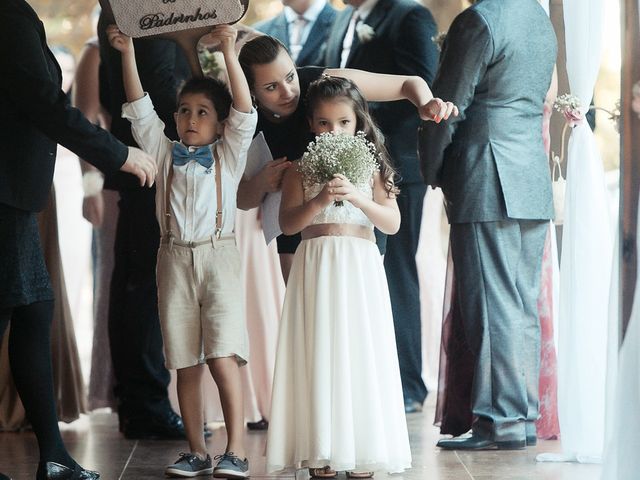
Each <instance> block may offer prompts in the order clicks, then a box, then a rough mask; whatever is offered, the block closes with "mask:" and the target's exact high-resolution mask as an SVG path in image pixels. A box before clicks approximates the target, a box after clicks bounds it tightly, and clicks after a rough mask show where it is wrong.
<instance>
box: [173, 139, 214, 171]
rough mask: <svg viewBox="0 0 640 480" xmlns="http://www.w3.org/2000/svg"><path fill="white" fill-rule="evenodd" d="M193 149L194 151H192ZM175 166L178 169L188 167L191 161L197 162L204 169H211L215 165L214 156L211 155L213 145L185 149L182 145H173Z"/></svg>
mask: <svg viewBox="0 0 640 480" xmlns="http://www.w3.org/2000/svg"><path fill="white" fill-rule="evenodd" d="M192 149H193V151H191V150H192ZM172 157H173V164H174V165H175V166H177V167H181V166H182V165H186V164H187V163H189V162H190V161H191V160H195V161H196V162H198V163H199V164H200V165H202V166H203V167H204V168H211V165H213V155H212V154H211V145H205V146H203V147H185V146H184V145H183V144H182V143H174V144H173V151H172Z"/></svg>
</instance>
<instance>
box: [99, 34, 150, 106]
mask: <svg viewBox="0 0 640 480" xmlns="http://www.w3.org/2000/svg"><path fill="white" fill-rule="evenodd" d="M107 37H108V38H109V43H110V44H111V46H112V47H113V48H115V49H116V50H118V51H119V52H120V54H121V56H122V81H123V83H124V92H125V95H126V96H127V102H134V101H136V100H138V99H140V98H142V97H144V90H143V89H142V83H141V82H140V75H138V66H137V65H136V53H135V49H134V47H133V40H132V39H131V37H130V36H128V35H125V34H124V33H122V32H121V31H120V29H119V28H118V26H117V25H109V26H108V27H107Z"/></svg>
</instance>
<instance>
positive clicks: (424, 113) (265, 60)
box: [238, 35, 453, 282]
mask: <svg viewBox="0 0 640 480" xmlns="http://www.w3.org/2000/svg"><path fill="white" fill-rule="evenodd" d="M239 60H240V65H241V66H242V69H243V71H244V74H245V76H246V77H247V81H248V82H249V88H250V89H251V93H252V95H253V96H254V99H255V103H256V105H257V109H258V126H257V128H256V132H260V131H261V132H262V133H263V134H264V137H265V140H266V142H267V144H268V145H269V148H270V149H271V154H272V156H273V158H274V159H276V160H274V161H273V162H272V163H271V164H269V165H267V166H266V167H264V168H263V169H262V171H260V172H259V173H258V174H256V175H255V176H254V177H252V178H251V179H244V180H243V181H242V182H241V183H240V188H239V189H238V207H239V208H241V209H243V210H248V209H251V208H255V207H257V206H258V205H259V204H260V202H262V200H263V198H264V196H265V195H266V194H267V193H268V192H275V191H278V190H280V184H281V182H282V176H283V174H284V172H285V171H286V169H287V168H288V167H289V166H290V165H291V161H293V160H298V159H299V158H300V157H302V154H303V153H304V151H305V149H306V147H307V145H308V144H309V141H310V140H312V139H313V136H312V135H311V133H310V132H309V124H308V121H307V116H306V106H305V103H304V101H303V100H304V98H305V96H306V92H307V88H308V87H309V84H310V83H311V82H313V81H314V80H317V79H318V78H320V76H321V75H322V74H325V75H330V76H336V77H344V78H348V79H350V80H352V81H353V82H354V83H355V84H356V85H357V86H358V88H359V89H360V90H361V91H362V93H363V94H364V95H365V97H366V98H367V100H369V101H378V102H385V101H392V100H401V99H406V100H409V101H410V102H411V103H412V104H413V105H414V106H415V107H416V108H417V110H418V113H419V115H420V117H422V118H423V119H425V120H427V119H431V118H433V117H434V116H435V115H436V114H437V115H439V116H440V118H445V116H446V117H448V115H449V114H450V113H451V111H452V109H453V105H452V104H450V103H448V102H443V101H442V100H440V99H435V98H433V96H432V95H431V91H430V90H429V87H428V86H427V83H426V82H425V81H424V80H422V79H421V78H419V77H409V76H404V75H380V74H376V73H368V72H364V71H362V70H353V69H349V70H345V69H325V67H298V68H297V67H296V66H295V64H294V62H293V60H292V59H291V57H290V56H289V53H288V52H287V49H286V48H285V46H284V45H283V44H282V43H281V42H280V41H279V40H277V39H275V38H273V37H270V36H268V35H262V36H259V37H256V38H254V39H252V40H249V41H248V42H247V43H246V44H245V45H244V46H243V47H242V50H240V55H239ZM299 243H300V235H293V236H286V235H281V236H279V237H278V253H279V254H280V259H281V265H282V270H283V276H284V278H285V282H286V280H287V278H288V274H289V269H290V267H291V262H292V260H293V254H294V253H295V251H296V248H297V247H298V244H299ZM378 247H379V248H380V247H381V246H380V245H379V246H378ZM283 257H284V258H283Z"/></svg>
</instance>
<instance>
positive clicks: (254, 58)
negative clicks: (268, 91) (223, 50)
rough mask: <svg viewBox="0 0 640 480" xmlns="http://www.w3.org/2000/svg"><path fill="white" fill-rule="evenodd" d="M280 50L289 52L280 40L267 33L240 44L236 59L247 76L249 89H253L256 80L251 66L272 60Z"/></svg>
mask: <svg viewBox="0 0 640 480" xmlns="http://www.w3.org/2000/svg"><path fill="white" fill-rule="evenodd" d="M280 52H287V54H288V53H289V51H288V50H287V47H285V46H284V44H283V43H282V42H281V41H280V40H278V39H277V38H273V37H271V36H269V35H260V36H259V37H256V38H252V39H251V40H249V41H248V42H247V43H245V44H244V45H243V46H242V49H241V50H240V54H239V55H238V61H239V62H240V66H241V67H242V71H243V72H244V76H245V77H246V78H247V83H248V84H249V88H250V89H253V87H254V84H255V81H256V79H255V76H254V75H253V68H252V67H253V66H254V65H265V64H267V63H271V62H273V61H274V60H275V59H276V57H277V56H278V55H279V54H280Z"/></svg>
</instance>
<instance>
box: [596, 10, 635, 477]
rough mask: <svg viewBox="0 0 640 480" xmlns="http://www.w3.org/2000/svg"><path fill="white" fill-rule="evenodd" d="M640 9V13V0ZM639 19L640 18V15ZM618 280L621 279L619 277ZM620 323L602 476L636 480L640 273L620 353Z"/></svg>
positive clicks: (612, 357) (612, 352)
mask: <svg viewBox="0 0 640 480" xmlns="http://www.w3.org/2000/svg"><path fill="white" fill-rule="evenodd" d="M638 12H639V13H640V1H638ZM638 20H639V21H640V17H639V18H638ZM621 180H622V179H621ZM620 183H621V184H622V181H620ZM636 251H640V216H639V218H638V224H637V231H636ZM618 260H619V259H618V258H617V257H616V262H615V264H614V272H617V269H616V267H618V266H619V261H618ZM638 271H639V272H640V256H639V257H638ZM615 279H616V281H617V280H618V278H617V277H616V278H615ZM612 283H614V282H612ZM613 300H617V296H616V297H613V295H612V304H613ZM612 312H613V313H615V314H617V313H618V311H617V309H615V310H614V309H612ZM618 322H619V316H618V315H615V317H614V316H613V315H612V317H611V318H610V327H609V332H610V340H609V364H608V371H607V416H606V421H607V428H606V444H605V457H604V465H603V467H602V477H601V478H602V480H609V479H610V478H615V479H616V480H636V479H637V478H638V472H639V471H640V455H638V452H640V408H639V406H640V276H639V277H638V279H637V281H636V288H635V292H634V295H633V307H632V309H631V316H630V318H629V324H628V326H627V332H626V335H625V338H624V340H623V344H622V346H621V347H620V351H619V353H618ZM614 340H615V341H614Z"/></svg>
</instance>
